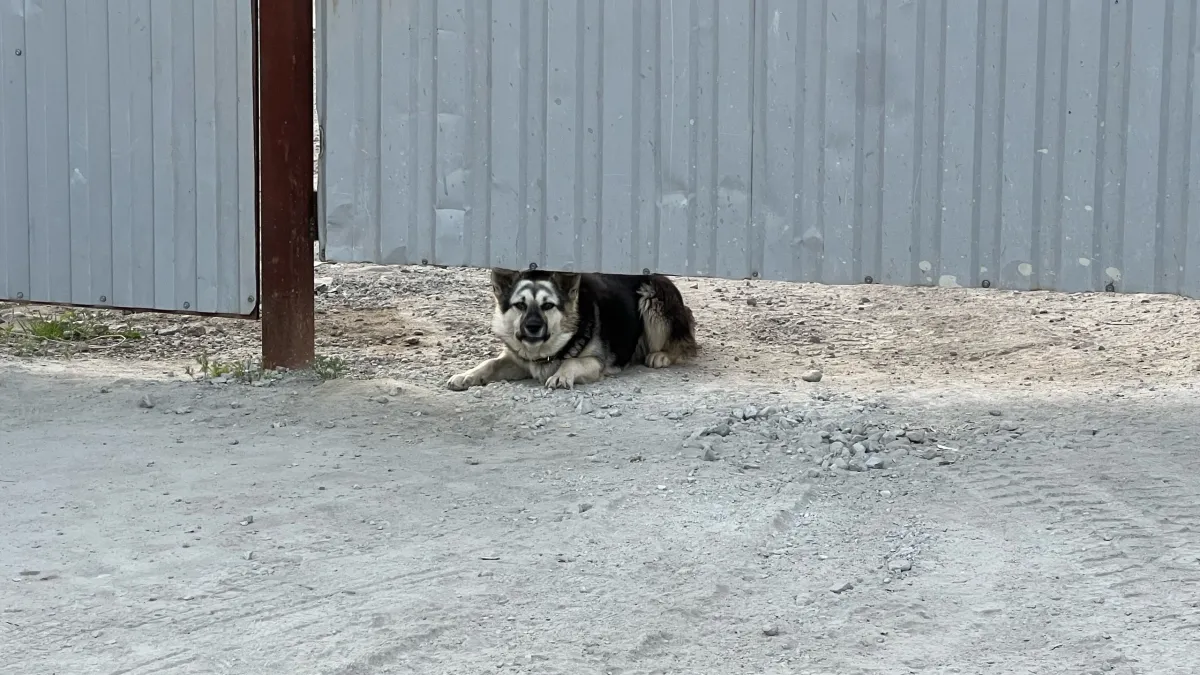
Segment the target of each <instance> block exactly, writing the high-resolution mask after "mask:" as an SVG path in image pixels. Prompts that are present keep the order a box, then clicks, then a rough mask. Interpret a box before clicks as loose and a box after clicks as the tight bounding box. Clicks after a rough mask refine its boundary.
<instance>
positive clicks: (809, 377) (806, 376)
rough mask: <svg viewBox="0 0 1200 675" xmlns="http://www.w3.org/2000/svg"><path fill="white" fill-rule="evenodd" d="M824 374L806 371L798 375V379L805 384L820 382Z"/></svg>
mask: <svg viewBox="0 0 1200 675" xmlns="http://www.w3.org/2000/svg"><path fill="white" fill-rule="evenodd" d="M822 377H824V374H823V373H822V372H821V371H819V370H808V371H805V372H804V373H803V374H801V375H800V379H801V380H804V381H805V382H820V381H821V378H822Z"/></svg>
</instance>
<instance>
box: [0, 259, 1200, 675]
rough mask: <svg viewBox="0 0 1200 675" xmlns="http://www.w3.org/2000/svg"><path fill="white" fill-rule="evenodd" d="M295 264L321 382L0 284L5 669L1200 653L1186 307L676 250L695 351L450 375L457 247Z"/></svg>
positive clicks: (1111, 664)
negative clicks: (2, 301)
mask: <svg viewBox="0 0 1200 675" xmlns="http://www.w3.org/2000/svg"><path fill="white" fill-rule="evenodd" d="M314 276H315V279H316V284H315V285H316V288H317V293H318V296H317V305H318V309H319V312H320V313H319V315H318V352H319V353H320V354H321V355H323V356H325V357H330V358H335V359H337V360H339V362H344V363H345V366H346V369H347V373H346V376H345V377H342V378H339V379H331V380H328V381H322V380H320V379H318V378H316V377H314V376H313V375H312V374H310V373H292V374H283V375H273V376H270V377H265V378H263V379H256V380H255V381H254V382H253V384H252V385H251V384H245V383H242V382H239V381H237V380H236V378H233V379H231V378H230V377H229V376H223V377H217V378H215V379H214V378H200V379H196V378H195V377H194V376H190V375H188V374H187V370H189V369H190V370H192V372H193V373H195V372H196V370H197V368H198V367H199V364H198V363H197V357H199V356H202V355H207V359H208V362H209V363H210V364H214V363H216V364H224V363H233V362H238V361H243V360H245V359H252V358H253V357H254V356H255V355H256V354H257V351H258V339H257V325H256V324H255V323H253V322H245V321H236V320H222V319H211V320H200V319H196V320H192V319H186V318H180V317H174V316H166V315H154V314H133V315H122V314H116V313H110V314H104V315H101V316H100V317H99V318H98V319H97V320H98V321H100V322H102V323H104V324H105V325H107V326H111V327H120V328H121V329H122V330H125V327H126V325H127V326H128V327H129V330H133V331H136V333H138V334H141V335H143V336H144V337H142V338H141V339H130V338H129V337H126V338H121V339H116V338H111V337H96V338H94V339H91V340H87V341H58V342H56V341H41V342H37V343H36V344H34V345H33V347H36V348H31V344H30V342H29V341H28V340H22V339H18V338H16V337H14V335H19V333H20V331H21V330H22V329H23V328H24V327H25V326H26V325H28V323H29V321H30V320H31V319H32V318H34V317H35V315H37V314H39V313H40V314H43V315H53V314H58V313H59V310H48V309H41V310H34V309H32V308H25V307H14V306H0V319H3V320H4V321H5V322H6V323H5V324H4V325H7V326H16V327H17V330H16V331H14V333H13V335H10V336H9V337H8V338H7V339H0V352H2V355H0V411H4V414H0V505H2V506H3V509H4V512H5V514H6V518H5V523H6V528H5V536H4V537H0V583H3V585H0V588H3V589H4V594H3V595H2V596H0V598H3V602H2V603H0V673H5V674H8V673H14V674H16V673H21V674H25V673H54V672H58V673H114V674H115V673H121V674H122V675H144V674H148V673H210V672H211V673H282V672H291V673H328V674H353V673H420V674H422V675H426V674H435V673H468V672H469V673H491V672H497V673H572V674H574V673H597V674H600V673H612V674H622V675H632V674H641V673H646V674H649V673H706V674H707V673H770V674H775V673H779V674H782V673H812V674H816V673H883V672H886V673H1109V672H1112V673H1194V672H1200V534H1198V530H1200V504H1197V502H1196V495H1197V494H1200V479H1198V478H1197V475H1200V472H1198V471H1197V470H1198V469H1200V454H1198V453H1197V438H1198V437H1200V414H1198V412H1200V411H1198V410H1197V407H1198V405H1197V403H1196V393H1195V388H1194V387H1195V385H1196V383H1197V382H1198V381H1200V349H1198V348H1197V347H1196V346H1195V345H1197V344H1198V339H1200V303H1197V302H1194V301H1189V300H1184V299H1180V298H1173V297H1165V296H1131V295H1090V296H1085V295H1063V294H1054V293H1026V294H1016V293H1007V292H1002V291H991V290H987V291H985V290H979V291H973V290H962V289H956V290H948V289H903V288H892V287H883V286H866V287H864V286H858V287H841V288H838V287H821V286H809V285H785V284H775V283H770V282H759V281H755V282H744V281H718V280H706V279H679V280H678V283H679V284H680V286H681V288H682V289H683V291H684V294H685V297H686V299H687V300H688V302H689V304H690V305H691V306H692V307H693V308H694V310H695V312H696V316H697V320H698V322H699V338H700V341H701V348H702V350H703V351H702V355H701V357H700V358H699V359H698V361H697V362H696V363H695V364H691V365H688V366H686V367H681V368H669V369H666V370H663V371H649V370H647V369H644V368H636V369H633V370H631V371H628V372H627V373H625V374H622V375H620V376H618V377H615V378H611V379H608V380H605V381H604V382H602V383H599V384H597V385H594V386H591V387H586V388H581V389H580V390H579V391H576V392H562V391H555V392H547V391H543V390H541V389H540V388H537V387H534V386H532V385H530V384H525V383H512V384H495V385H491V386H488V387H486V388H482V389H475V390H472V391H470V392H463V393H454V392H449V391H446V390H445V388H444V382H445V380H446V378H447V377H448V376H449V375H451V374H452V373H454V372H457V371H459V370H461V369H463V368H466V367H469V366H471V365H473V364H474V363H475V362H476V361H478V360H479V359H480V358H484V357H486V356H488V355H490V354H491V353H492V352H493V350H494V349H495V344H494V341H493V339H492V338H491V337H489V336H488V335H487V333H486V326H487V319H488V314H489V306H488V298H487V293H488V288H487V284H486V282H485V280H486V276H485V273H483V272H479V271H474V270H457V269H453V270H452V269H435V268H383V267H373V266H361V265H317V266H316V268H315V273H314ZM4 325H0V328H3V327H4ZM114 332H117V331H116V328H113V329H112V330H108V331H103V333H104V334H105V335H108V334H111V333H114ZM129 335H133V333H130V334H129ZM31 354H32V355H31ZM813 371H820V373H821V374H822V377H821V378H820V380H819V381H817V382H814V381H809V380H815V379H817V378H816V377H815V376H814V374H813Z"/></svg>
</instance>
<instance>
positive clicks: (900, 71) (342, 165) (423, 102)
mask: <svg viewBox="0 0 1200 675" xmlns="http://www.w3.org/2000/svg"><path fill="white" fill-rule="evenodd" d="M321 19H322V26H323V28H322V30H320V31H318V34H319V36H320V39H321V40H322V41H323V46H322V59H321V60H322V66H323V69H322V73H323V76H324V80H323V86H324V88H325V89H324V97H323V117H324V130H325V134H326V138H327V139H328V140H327V144H326V146H325V152H326V154H325V155H324V157H323V178H322V189H321V209H322V218H321V224H322V228H323V236H322V245H323V249H324V252H325V255H326V257H328V258H329V259H332V260H343V261H377V262H385V263H416V262H421V261H426V262H430V263H436V264H442V265H471V266H482V267H486V266H492V265H500V266H507V267H525V266H528V265H529V264H531V263H536V264H538V265H539V266H543V267H549V268H556V269H586V270H602V271H608V272H636V271H641V270H642V269H643V268H649V269H653V270H656V271H660V272H665V273H671V274H698V275H711V276H720V277H744V276H755V275H757V276H760V277H762V278H768V279H782V280H803V281H817V282H823V283H860V282H863V281H865V280H867V279H868V278H869V279H870V280H871V281H872V282H876V283H895V284H906V285H945V286H984V285H986V286H991V287H997V288H1013V289H1034V288H1044V289H1057V290H1067V291H1083V290H1103V289H1105V288H1106V287H1111V288H1112V289H1113V290H1117V291H1165V292H1172V293H1182V294H1186V295H1192V296H1200V272H1197V271H1194V270H1192V269H1191V268H1189V266H1188V263H1187V261H1188V260H1192V261H1193V262H1194V261H1200V227H1193V226H1190V222H1189V221H1191V220H1195V218H1196V217H1197V214H1200V204H1197V200H1198V199H1200V196H1198V195H1200V189H1196V188H1194V187H1193V186H1192V185H1191V182H1192V181H1191V176H1192V175H1193V173H1192V166H1193V164H1194V163H1195V161H1196V160H1197V159H1198V158H1200V138H1197V136H1198V135H1200V134H1197V133H1196V130H1195V126H1196V125H1195V124H1194V117H1195V114H1196V112H1197V107H1196V101H1195V98H1196V96H1197V95H1198V93H1197V92H1198V91H1200V85H1198V83H1197V82H1196V77H1197V76H1196V67H1195V60H1196V50H1197V40H1198V33H1200V25H1198V23H1197V8H1196V3H1192V2H1184V1H1182V0H1149V1H1147V2H1139V3H1102V2H1096V3H1083V2H1073V3H1068V2H1056V1H1054V0H986V1H984V0H962V1H958V0H846V1H842V0H807V1H797V0H752V1H751V0H747V1H745V2H721V1H720V0H670V1H667V0H664V1H662V2H653V3H636V2H633V3H631V2H616V1H612V0H604V1H597V0H563V1H561V2H559V1H557V0H494V1H492V2H487V1H485V0H419V1H416V2H412V3H387V2H379V1H378V0H363V1H360V2H332V1H330V0H326V1H325V2H323V3H322V7H321ZM1193 266H1194V265H1193ZM1110 284H1111V286H1110Z"/></svg>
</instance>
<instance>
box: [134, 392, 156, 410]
mask: <svg viewBox="0 0 1200 675" xmlns="http://www.w3.org/2000/svg"><path fill="white" fill-rule="evenodd" d="M154 404H155V403H154V397H153V396H151V395H150V394H146V395H145V396H143V397H141V398H140V399H138V402H137V406H138V407H139V408H142V409H144V410H150V409H151V408H153V407H154Z"/></svg>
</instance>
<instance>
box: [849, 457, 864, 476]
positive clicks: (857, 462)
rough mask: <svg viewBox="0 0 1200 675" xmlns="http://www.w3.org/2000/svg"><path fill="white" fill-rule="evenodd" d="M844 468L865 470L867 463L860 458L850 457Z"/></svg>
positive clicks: (857, 470) (858, 471) (857, 471)
mask: <svg viewBox="0 0 1200 675" xmlns="http://www.w3.org/2000/svg"><path fill="white" fill-rule="evenodd" d="M846 470H847V471H853V472H855V473H861V472H863V471H866V470H867V465H866V463H865V462H863V461H862V460H861V459H852V460H850V461H849V462H847V463H846Z"/></svg>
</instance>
